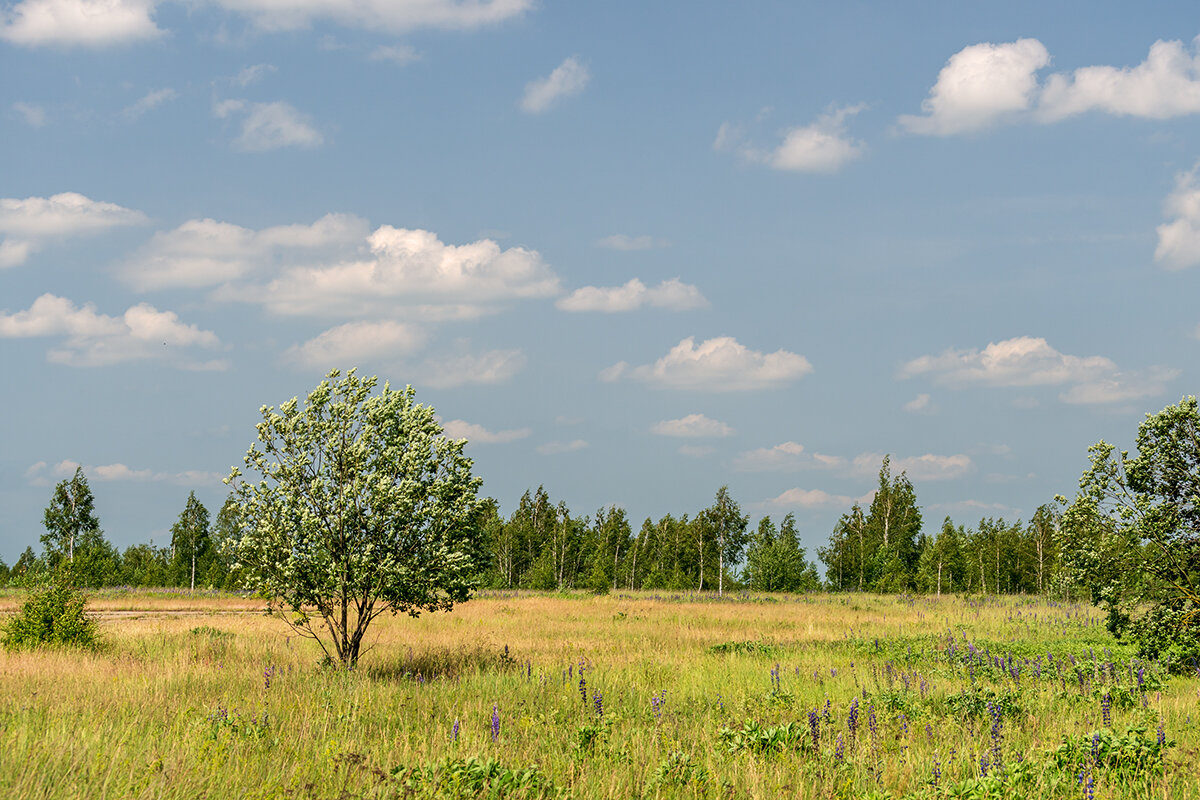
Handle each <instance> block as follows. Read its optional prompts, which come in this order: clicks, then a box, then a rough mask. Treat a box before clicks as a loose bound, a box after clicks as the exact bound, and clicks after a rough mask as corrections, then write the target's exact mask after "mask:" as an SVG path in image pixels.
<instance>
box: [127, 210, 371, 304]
mask: <svg viewBox="0 0 1200 800" xmlns="http://www.w3.org/2000/svg"><path fill="white" fill-rule="evenodd" d="M369 230H370V229H369V227H368V225H367V222H366V220H363V219H361V218H359V217H356V216H354V215H352V214H326V215H325V216H324V217H321V218H320V219H318V220H317V221H316V222H314V223H312V224H311V225H277V226H274V227H270V228H263V229H262V230H258V231H255V230H251V229H249V228H243V227H241V226H239V225H233V224H231V223H228V222H218V221H217V220H213V219H193V220H188V221H187V222H185V223H183V224H182V225H180V226H179V227H177V228H175V229H174V230H170V231H164V232H159V233H156V234H154V236H153V237H152V238H151V239H150V241H149V242H147V243H146V244H145V245H144V246H143V247H141V248H140V249H139V250H138V251H137V252H135V253H134V254H133V255H132V256H131V257H130V258H129V259H128V260H127V261H126V263H125V264H123V265H122V266H121V268H120V270H119V274H120V275H121V277H122V278H123V279H124V280H125V281H126V282H127V283H129V284H131V285H132V286H133V287H134V288H136V289H139V290H143V291H145V290H151V289H167V288H174V287H189V288H193V287H200V286H215V285H218V284H222V283H227V282H229V281H231V280H234V279H236V278H241V277H243V276H246V275H248V274H250V273H252V272H253V271H256V270H258V269H263V268H266V267H269V266H271V265H272V264H274V263H275V262H277V261H278V260H280V259H281V258H283V257H284V256H286V254H288V253H296V252H299V253H302V254H303V257H304V258H305V259H306V260H307V259H313V258H320V257H322V256H323V255H324V256H328V255H333V254H336V253H339V252H343V251H345V250H347V249H353V248H354V247H355V246H357V245H360V244H362V243H363V242H364V241H365V239H366V237H367V235H368V232H369Z"/></svg>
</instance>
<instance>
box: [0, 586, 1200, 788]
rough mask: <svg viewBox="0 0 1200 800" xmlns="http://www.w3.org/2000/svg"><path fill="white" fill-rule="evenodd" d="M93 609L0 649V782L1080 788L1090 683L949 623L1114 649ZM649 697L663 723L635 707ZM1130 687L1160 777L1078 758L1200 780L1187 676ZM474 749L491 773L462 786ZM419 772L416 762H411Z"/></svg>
mask: <svg viewBox="0 0 1200 800" xmlns="http://www.w3.org/2000/svg"><path fill="white" fill-rule="evenodd" d="M15 600H16V598H13V597H6V598H4V601H5V602H6V603H7V604H9V605H10V606H11V605H13V604H14V603H15ZM93 607H94V608H96V609H97V610H98V611H101V612H104V613H103V615H102V617H101V630H102V635H103V638H104V646H103V647H102V649H101V650H99V651H97V652H94V653H87V652H75V651H38V652H24V653H8V654H0V759H2V761H0V796H3V797H31V798H32V797H39V798H40V797H64V798H68V797H69V798H101V797H147V798H149V797H154V798H176V797H178V798H184V797H186V798H195V797H262V798H268V797H280V798H282V797H320V798H336V797H372V798H373V797H403V796H416V797H420V796H438V797H457V796H462V797H470V796H476V794H477V793H478V794H479V795H480V796H488V792H490V791H493V790H495V789H496V786H497V785H499V784H503V781H504V780H508V781H510V782H513V783H514V784H515V783H519V775H517V774H516V773H503V772H502V770H503V769H505V768H508V769H513V770H519V769H521V768H524V767H528V766H531V765H536V766H537V767H538V771H539V772H538V774H539V775H540V776H541V783H540V784H537V785H535V784H534V783H530V782H528V781H527V782H526V783H525V784H523V786H524V788H523V789H522V791H524V792H525V794H520V793H517V794H514V795H512V796H542V794H546V795H549V796H557V795H561V796H572V797H581V798H582V797H642V796H683V797H708V796H722V797H724V796H734V797H764V798H766V797H778V796H790V797H860V796H865V795H866V794H868V793H869V792H872V791H874V792H879V793H880V795H879V796H892V797H901V796H906V794H907V796H913V797H942V796H951V795H948V794H946V792H947V791H948V790H947V787H948V786H957V787H958V789H955V791H958V790H959V789H961V790H962V792H963V794H961V795H955V796H971V795H967V794H965V792H966V791H967V789H970V790H971V791H977V792H980V793H977V794H976V795H974V796H978V797H989V796H1004V797H1007V796H1022V794H1021V792H1025V793H1026V794H1027V795H1028V796H1034V795H1040V796H1047V797H1064V798H1065V797H1072V798H1075V797H1083V796H1084V795H1083V791H1084V788H1085V787H1081V786H1080V784H1079V783H1078V781H1077V779H1076V777H1075V773H1076V770H1075V769H1074V768H1073V767H1072V768H1070V769H1067V770H1062V769H1057V770H1056V769H1054V768H1051V767H1050V766H1048V765H1049V764H1050V762H1051V759H1050V756H1049V755H1048V754H1049V753H1050V751H1052V750H1053V749H1054V748H1055V747H1057V746H1058V744H1060V743H1061V741H1062V737H1063V736H1064V735H1066V736H1070V737H1074V738H1079V737H1080V736H1086V735H1090V732H1091V731H1093V730H1098V729H1102V728H1104V727H1106V726H1104V725H1103V724H1102V723H1103V720H1102V719H1101V715H1102V711H1101V709H1100V706H1099V704H1098V702H1096V701H1095V697H1094V696H1093V694H1094V693H1089V692H1092V684H1095V685H1096V686H1100V683H1099V681H1098V679H1096V678H1095V677H1094V676H1092V673H1089V678H1088V691H1086V692H1085V691H1084V690H1083V689H1082V688H1079V687H1076V686H1074V685H1073V684H1072V683H1069V682H1065V681H1064V682H1063V684H1062V685H1061V686H1060V684H1059V683H1056V682H1055V681H1052V680H1050V681H1047V680H1042V681H1037V680H1035V679H1034V678H1033V677H1032V676H1031V675H1030V674H1029V673H1026V674H1025V677H1023V678H1022V679H1021V681H1020V682H1017V683H1014V682H1012V681H1011V680H1009V679H1007V678H1001V677H998V676H997V675H985V674H984V673H983V671H982V670H981V672H980V674H979V676H978V677H977V682H971V681H969V680H968V675H967V672H966V671H965V670H964V669H963V667H962V665H961V663H959V664H956V663H955V662H954V661H953V659H950V658H947V657H946V656H945V655H944V654H942V653H941V650H942V649H944V647H945V642H946V639H947V636H948V633H947V632H948V631H949V632H951V633H950V634H949V635H950V636H951V637H953V639H954V641H955V642H956V643H958V644H959V645H960V646H964V647H965V644H964V642H968V641H969V642H973V643H977V644H979V645H980V647H981V648H982V647H984V646H988V647H990V648H991V650H995V651H996V652H995V653H992V654H993V655H996V654H1001V651H999V650H998V648H1000V647H1011V648H1013V649H1014V652H1015V653H1016V655H1017V657H1018V659H1019V658H1020V657H1022V656H1028V657H1032V656H1033V654H1035V653H1040V652H1044V651H1052V652H1053V653H1055V656H1056V659H1061V658H1064V657H1065V654H1067V653H1073V654H1075V655H1076V656H1077V658H1078V659H1079V661H1080V663H1085V661H1084V660H1085V659H1086V658H1087V651H1088V649H1089V648H1091V649H1092V651H1093V654H1097V657H1098V658H1099V659H1100V661H1098V662H1096V663H1100V662H1102V661H1103V660H1104V658H1105V657H1104V656H1101V655H1098V654H1100V653H1102V651H1103V650H1104V648H1106V647H1108V648H1110V649H1111V650H1112V655H1113V658H1112V660H1113V661H1114V662H1115V663H1121V664H1122V665H1123V664H1124V663H1125V662H1124V661H1123V660H1124V659H1126V658H1127V657H1128V653H1127V652H1125V651H1124V650H1122V649H1121V648H1119V647H1117V646H1116V645H1115V644H1114V643H1113V642H1112V641H1111V640H1110V639H1109V637H1108V635H1107V633H1106V632H1105V631H1104V630H1103V625H1102V624H1100V620H1099V616H1098V615H1097V613H1096V612H1095V611H1094V610H1093V609H1090V608H1087V607H1082V606H1060V605H1051V604H1046V603H1041V602H1036V601H1032V600H1025V599H1016V598H1005V599H986V600H978V599H976V600H964V599H961V598H955V597H943V598H917V599H910V598H898V597H878V596H870V595H848V596H846V595H843V596H836V595H835V596H830V595H820V596H809V597H766V598H750V599H746V600H741V601H730V600H724V601H717V600H715V599H713V598H711V597H709V596H700V597H695V596H680V597H671V596H666V597H657V596H653V595H650V594H646V593H616V594H614V595H611V596H607V597H591V596H571V597H567V596H560V595H553V596H550V595H536V594H534V595H527V594H520V595H518V594H511V595H491V596H483V597H480V598H477V599H475V600H473V601H471V602H470V603H466V604H463V605H461V606H460V607H459V608H457V609H456V610H455V611H454V612H453V613H450V614H441V615H424V616H422V617H420V618H417V619H411V618H408V617H395V618H391V617H385V618H382V619H381V620H379V622H377V623H376V625H375V626H374V627H373V628H372V630H371V632H370V635H369V639H370V645H371V649H370V650H369V651H368V652H367V653H366V654H365V655H364V657H363V660H362V662H361V664H360V668H359V669H358V670H356V671H355V672H353V673H346V672H344V671H339V670H333V669H328V668H322V667H320V666H318V660H319V656H320V650H319V649H318V648H317V647H316V646H315V645H314V644H313V643H312V642H310V641H307V640H305V639H302V638H298V637H295V636H292V635H289V632H288V629H287V628H286V626H284V625H283V624H282V623H280V622H278V621H277V620H273V619H270V618H267V617H265V616H263V615H262V614H261V613H254V612H256V611H259V610H261V603H258V602H256V601H253V600H249V599H245V598H217V597H209V596H205V597H186V596H171V595H166V594H146V593H137V592H133V593H128V594H125V595H122V596H104V595H101V596H100V597H98V598H95V599H94V601H93ZM909 648H911V651H910V650H909ZM991 650H990V651H989V652H991ZM581 664H582V665H583V666H584V672H583V675H584V680H585V681H586V683H585V686H584V688H583V692H582V693H581V691H580V687H579V678H580V672H579V669H580V665H581ZM1086 664H1087V665H1088V669H1092V667H1091V664H1092V662H1091V661H1087V662H1086ZM774 669H777V670H778V674H779V678H778V682H777V683H776V679H773V678H772V676H771V672H772V670H774ZM1121 669H1124V666H1122V667H1121ZM1131 676H1132V673H1130V677H1128V679H1126V680H1124V682H1123V683H1122V682H1121V681H1118V682H1117V683H1119V684H1120V685H1122V686H1127V685H1129V683H1130V681H1131V680H1132V677H1131ZM902 681H903V683H902ZM918 682H920V683H919V684H918ZM1105 685H1108V684H1105ZM972 687H976V688H975V689H973V688H972ZM1063 687H1065V688H1063ZM983 688H989V689H995V690H996V691H997V692H1009V693H1010V694H1011V695H1012V697H1015V698H1017V700H1018V701H1019V704H1020V706H1021V708H1020V713H1019V714H1017V715H1014V716H1013V717H1011V718H1005V719H1004V721H1003V730H1002V742H1001V750H1000V752H1001V753H1002V757H1003V759H1004V760H1005V765H1006V766H1005V769H1006V770H1007V774H1008V777H1007V780H1008V781H1009V782H1008V783H1007V784H997V785H998V786H1000V787H1001V788H1000V789H996V791H1000V792H1001V794H997V795H991V794H988V793H987V792H990V791H993V789H994V787H993V788H989V787H990V786H992V784H989V783H988V782H987V780H984V781H979V780H978V778H979V773H980V767H979V759H980V757H981V756H987V755H988V754H990V753H992V752H993V750H992V748H993V747H994V744H995V742H994V740H993V738H992V736H991V734H990V730H989V729H990V721H989V719H988V716H987V714H986V713H985V714H983V716H982V717H972V716H970V715H966V714H962V713H959V712H958V711H955V710H953V709H951V708H950V706H949V705H948V700H947V698H950V697H952V696H955V695H956V694H959V693H961V692H964V691H975V690H976V689H979V690H982V689H983ZM1115 690H1116V689H1112V690H1111V691H1115ZM597 691H598V692H600V693H602V704H603V716H599V715H597V713H596V708H595V695H594V693H595V692H597ZM1097 691H1098V690H1097ZM664 693H665V699H663V700H662V704H661V706H660V707H659V710H658V713H655V709H654V707H653V706H652V702H651V698H652V697H653V698H655V699H656V700H658V699H660V698H664ZM997 696H998V695H997ZM585 698H586V699H585ZM855 698H857V702H858V703H859V714H860V722H859V728H858V733H857V738H856V739H854V740H853V741H857V743H858V746H854V745H853V744H850V742H851V741H852V739H851V736H850V730H849V727H848V715H849V708H850V703H851V701H852V699H855ZM826 700H828V701H829V704H830V705H829V708H830V719H829V720H828V721H825V720H824V719H823V718H821V720H820V722H819V727H820V729H821V733H820V741H819V744H818V747H817V748H816V749H815V750H814V749H813V748H812V747H811V742H810V741H809V740H808V738H807V735H806V737H805V738H804V740H803V741H801V742H800V743H799V744H797V745H795V746H792V747H789V748H785V749H784V751H783V752H780V753H777V754H772V753H769V752H752V751H749V750H745V749H744V750H742V751H739V752H730V751H729V747H728V746H727V741H726V740H724V739H722V737H721V735H720V732H721V730H722V729H723V728H729V729H731V730H740V729H741V727H742V725H743V723H744V722H746V721H756V722H758V723H760V724H761V725H763V726H765V727H777V726H781V725H786V724H788V723H794V724H795V725H796V726H797V728H798V729H802V730H804V731H806V732H807V731H808V725H809V712H810V711H812V710H816V711H818V712H821V711H822V709H823V707H824V704H825V702H826ZM1136 700H1137V702H1134V703H1133V704H1131V705H1129V706H1118V705H1114V707H1113V710H1112V712H1111V713H1112V716H1113V719H1112V724H1111V726H1107V727H1111V728H1112V729H1113V730H1114V731H1116V732H1117V733H1120V732H1123V731H1124V730H1125V728H1127V727H1129V726H1131V725H1139V724H1146V723H1147V722H1149V723H1151V724H1150V725H1149V729H1148V732H1147V734H1146V735H1147V736H1148V737H1149V739H1151V740H1152V739H1153V738H1154V736H1155V733H1154V727H1155V725H1156V724H1157V721H1158V720H1160V719H1161V720H1162V722H1163V724H1164V729H1165V731H1166V733H1167V735H1168V736H1169V737H1170V738H1171V739H1173V740H1174V741H1175V745H1174V746H1173V747H1171V748H1169V749H1168V750H1167V751H1166V752H1167V758H1166V762H1165V764H1160V765H1159V766H1158V767H1156V768H1155V769H1149V770H1141V771H1133V772H1131V771H1129V770H1126V771H1125V772H1121V771H1119V770H1118V771H1112V770H1106V769H1104V768H1101V767H1095V768H1093V769H1092V770H1091V771H1092V773H1094V780H1095V787H1094V788H1095V791H1096V796H1097V797H1130V798H1134V797H1136V798H1142V797H1145V798H1149V797H1167V798H1190V797H1195V796H1200V779H1197V778H1196V777H1195V768H1194V763H1195V757H1196V748H1197V742H1198V741H1200V735H1198V734H1197V732H1196V727H1195V723H1194V722H1192V719H1193V718H1196V719H1200V681H1197V680H1195V679H1185V678H1172V679H1171V680H1170V681H1169V682H1168V683H1167V684H1166V686H1165V687H1163V688H1161V689H1158V688H1152V689H1151V690H1150V691H1148V692H1146V693H1145V695H1144V702H1145V706H1142V705H1141V701H1142V695H1140V694H1139V695H1138V696H1137V698H1136ZM869 705H870V706H872V707H874V708H875V710H876V714H877V718H878V726H879V735H878V736H877V737H871V736H869V735H868V733H867V725H868V723H867V714H868V706H869ZM493 707H495V708H496V711H497V714H498V716H499V719H500V723H501V730H500V734H499V737H498V738H497V739H496V740H495V741H493V737H492V734H491V718H492V712H493ZM898 714H905V716H904V717H903V718H901V717H900V716H898ZM456 720H457V721H458V733H457V740H455V739H454V729H455V721H456ZM927 724H928V725H929V728H928V729H926V728H925V726H926V725H927ZM838 734H841V735H842V736H843V739H844V744H845V745H846V747H845V751H844V754H843V755H844V757H843V758H842V759H841V760H839V759H838V757H837V755H836V753H835V749H836V744H835V736H836V735H838ZM589 742H590V744H589ZM951 751H953V752H951ZM1018 756H1020V757H1022V758H1024V759H1025V760H1026V761H1027V762H1028V763H1029V764H1034V765H1036V769H1032V768H1024V767H1020V766H1019V765H1018V764H1017V758H1018ZM470 758H478V759H479V760H480V762H479V763H474V762H469V761H466V760H465V759H470ZM935 758H936V759H937V763H938V766H939V769H940V770H941V772H942V778H941V779H940V780H939V783H938V786H936V787H935V786H934V785H933V784H932V774H933V768H934V767H933V765H934V760H935ZM447 759H450V761H447ZM488 759H494V760H495V762H496V765H495V766H494V772H493V774H492V777H491V778H487V779H485V778H479V777H478V775H476V776H475V777H472V773H471V769H472V764H473V763H474V768H476V769H477V770H481V769H483V767H482V766H481V763H482V762H486V761H487V760H488ZM413 767H419V768H422V769H424V768H427V767H428V768H429V769H430V770H432V772H430V773H428V774H426V777H425V778H421V779H418V778H417V777H414V773H412V772H405V771H403V770H404V769H405V768H413ZM1021 769H1026V771H1031V770H1032V772H1033V773H1035V774H1033V775H1032V777H1030V776H1028V775H1026V776H1025V777H1022V773H1021ZM495 770H500V771H499V772H497V771H495ZM423 774H424V773H423ZM993 774H994V770H993ZM505 776H507V777H505ZM1022 780H1025V781H1026V783H1025V784H1021V783H1020V782H1021V781H1022ZM972 782H973V783H972ZM1021 786H1024V787H1025V788H1019V787H1021ZM406 787H407V788H406ZM406 792H408V794H406ZM1014 792H1015V793H1014ZM501 794H502V792H501ZM504 796H507V795H504Z"/></svg>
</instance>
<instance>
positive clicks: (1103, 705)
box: [1100, 692, 1112, 728]
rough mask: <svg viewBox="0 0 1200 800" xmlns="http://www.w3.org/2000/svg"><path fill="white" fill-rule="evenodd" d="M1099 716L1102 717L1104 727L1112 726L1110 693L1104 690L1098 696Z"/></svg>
mask: <svg viewBox="0 0 1200 800" xmlns="http://www.w3.org/2000/svg"><path fill="white" fill-rule="evenodd" d="M1100 716H1101V717H1102V718H1103V719H1104V727H1106V728H1111V727H1112V694H1111V693H1109V692H1105V693H1104V696H1103V697H1101V698H1100Z"/></svg>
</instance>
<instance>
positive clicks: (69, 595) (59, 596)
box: [0, 575, 99, 650]
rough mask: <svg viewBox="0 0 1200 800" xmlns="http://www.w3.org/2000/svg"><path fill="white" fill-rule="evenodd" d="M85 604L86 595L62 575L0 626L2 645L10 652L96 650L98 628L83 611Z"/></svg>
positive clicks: (33, 596) (39, 591) (36, 592)
mask: <svg viewBox="0 0 1200 800" xmlns="http://www.w3.org/2000/svg"><path fill="white" fill-rule="evenodd" d="M85 603H87V597H86V596H85V595H84V593H83V592H82V591H81V590H80V589H78V588H76V587H75V586H73V585H72V583H71V581H70V579H69V578H68V577H67V576H65V575H63V576H59V577H58V578H56V579H55V580H54V582H53V583H51V584H50V585H49V586H46V587H44V588H42V589H38V590H36V591H35V592H34V593H33V594H32V595H30V597H29V599H28V600H27V601H25V605H23V606H21V610H20V612H18V614H17V616H15V617H13V618H12V619H11V620H9V622H8V623H7V624H6V625H4V626H2V627H0V642H2V643H3V645H4V647H5V649H8V650H22V649H28V648H33V647H39V646H41V645H60V646H68V647H87V648H91V647H95V646H96V644H97V641H98V633H99V631H98V626H97V624H96V620H95V619H93V618H92V617H91V616H89V615H88V614H87V613H85V612H84V608H83V607H84V604H85Z"/></svg>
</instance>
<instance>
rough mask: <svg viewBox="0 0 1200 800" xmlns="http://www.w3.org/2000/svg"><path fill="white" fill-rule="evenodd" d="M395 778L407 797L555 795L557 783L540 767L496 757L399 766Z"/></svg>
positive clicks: (450, 798) (454, 798) (456, 798)
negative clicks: (521, 765) (522, 765)
mask: <svg viewBox="0 0 1200 800" xmlns="http://www.w3.org/2000/svg"><path fill="white" fill-rule="evenodd" d="M391 778H392V780H394V781H395V782H396V783H397V784H398V788H399V789H400V791H401V792H402V795H401V796H403V797H422V798H424V797H428V798H439V800H440V799H441V798H445V799H446V800H459V799H460V798H474V797H487V798H537V797H553V796H554V794H555V791H554V785H553V784H552V783H551V782H550V781H549V780H548V779H547V778H546V776H545V775H543V774H542V771H541V770H540V769H539V768H538V767H536V766H531V767H525V768H523V769H514V768H512V767H506V766H504V765H503V764H501V763H500V762H499V761H497V760H495V759H493V758H486V759H482V758H446V759H445V760H443V761H441V762H439V763H437V764H435V765H433V766H423V767H399V768H396V769H393V770H392V775H391Z"/></svg>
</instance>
